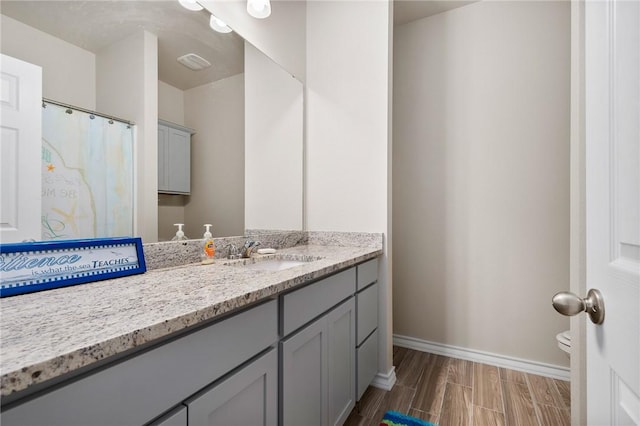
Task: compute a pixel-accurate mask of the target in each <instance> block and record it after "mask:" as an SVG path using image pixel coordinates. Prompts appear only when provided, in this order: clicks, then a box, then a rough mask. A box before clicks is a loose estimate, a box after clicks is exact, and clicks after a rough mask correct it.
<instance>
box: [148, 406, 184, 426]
mask: <svg viewBox="0 0 640 426" xmlns="http://www.w3.org/2000/svg"><path fill="white" fill-rule="evenodd" d="M150 426H187V407H185V406H184V405H183V406H182V407H180V408H176V409H175V410H173V411H171V412H170V413H169V414H165V415H164V416H162V418H160V419H158V420H156V421H155V422H153V423H151V425H150Z"/></svg>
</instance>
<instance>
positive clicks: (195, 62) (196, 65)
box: [178, 53, 211, 71]
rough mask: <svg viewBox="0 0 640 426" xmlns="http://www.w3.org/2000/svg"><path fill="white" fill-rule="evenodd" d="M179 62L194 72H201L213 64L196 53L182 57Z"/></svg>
mask: <svg viewBox="0 0 640 426" xmlns="http://www.w3.org/2000/svg"><path fill="white" fill-rule="evenodd" d="M178 62H180V63H181V64H182V65H184V66H185V67H187V68H189V69H191V70H194V71H199V70H202V69H205V68H209V67H210V66H211V62H209V61H207V60H206V59H204V58H203V57H201V56H198V55H196V54H195V53H187V54H186V55H183V56H180V57H179V58H178Z"/></svg>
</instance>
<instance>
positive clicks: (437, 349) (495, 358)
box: [393, 334, 570, 380]
mask: <svg viewBox="0 0 640 426" xmlns="http://www.w3.org/2000/svg"><path fill="white" fill-rule="evenodd" d="M393 344H394V345H395V346H401V347H403V348H409V349H415V350H417V351H421V352H429V353H433V354H437V355H444V356H448V357H452V358H459V359H465V360H468V361H474V362H480V363H483V364H489V365H495V366H496V367H504V368H509V369H511V370H518V371H523V372H525V373H531V374H537V375H539V376H545V377H551V378H554V379H560V380H569V377H570V371H569V368H567V367H561V366H559V365H552V364H545V363H542V362H537V361H531V360H528V359H521V358H514V357H510V356H505V355H498V354H494V353H490V352H483V351H478V350H475V349H468V348H461V347H459V346H452V345H445V344H442V343H435V342H429V341H426V340H421V339H416V338H415V337H408V336H400V335H397V334H394V335H393Z"/></svg>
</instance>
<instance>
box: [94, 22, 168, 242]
mask: <svg viewBox="0 0 640 426" xmlns="http://www.w3.org/2000/svg"><path fill="white" fill-rule="evenodd" d="M123 64H126V65H125V66H123ZM96 67H97V70H98V72H97V76H96V87H97V90H96V93H97V96H96V99H97V105H96V108H97V109H98V110H99V111H101V112H103V113H105V114H109V115H113V116H116V117H120V118H124V119H128V120H132V121H133V122H135V124H136V127H135V128H136V136H135V137H136V139H135V154H134V155H135V157H136V160H135V161H136V177H135V179H136V188H137V191H136V192H137V193H136V198H137V200H136V208H137V210H136V212H135V221H134V226H135V229H136V232H135V234H136V235H139V236H141V237H142V240H143V242H154V241H157V240H158V152H157V151H158V39H157V37H156V36H155V35H153V34H151V33H149V32H147V31H142V30H141V31H140V32H138V33H136V34H134V35H132V36H129V37H127V38H125V39H123V40H121V41H119V42H116V43H114V44H112V45H111V46H108V47H107V48H105V49H103V50H102V51H100V52H99V53H98V54H97V55H96Z"/></svg>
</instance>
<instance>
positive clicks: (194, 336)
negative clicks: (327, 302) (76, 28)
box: [2, 300, 278, 426]
mask: <svg viewBox="0 0 640 426" xmlns="http://www.w3.org/2000/svg"><path fill="white" fill-rule="evenodd" d="M277 319H278V312H277V303H276V301H275V300H273V301H270V302H267V303H264V304H262V305H259V306H256V307H254V308H251V309H249V310H246V311H244V312H241V313H239V314H237V315H235V316H232V317H230V318H228V319H225V320H223V321H220V322H217V323H215V324H212V325H211V326H209V327H206V328H203V329H201V330H198V331H196V332H193V333H191V334H189V335H186V336H184V337H181V338H178V339H176V340H173V341H171V342H169V343H166V344H164V345H162V346H160V347H157V348H155V349H152V350H149V351H147V352H144V353H142V354H140V355H137V356H134V357H132V358H129V359H126V360H124V361H122V362H119V363H117V364H115V365H113V366H111V367H108V368H105V369H103V370H100V371H98V372H96V373H93V374H91V375H88V376H86V377H83V378H81V379H78V380H76V381H73V382H71V383H69V384H68V385H65V386H62V387H59V388H57V389H55V390H52V391H50V392H48V393H46V394H44V395H42V396H41V397H38V398H35V399H32V400H29V401H28V402H25V403H23V404H21V405H18V406H16V407H14V408H11V409H9V410H7V411H5V412H3V413H2V424H3V425H4V426H10V425H25V424H28V425H31V426H35V425H47V426H54V425H65V426H72V425H82V426H86V425H92V426H99V425H105V426H106V425H141V424H145V423H147V422H148V421H149V420H151V419H153V418H155V417H157V416H159V415H161V414H162V413H163V412H165V411H166V410H167V408H168V407H172V406H176V405H177V404H179V403H181V402H182V401H183V400H185V399H186V398H188V397H189V396H191V395H193V394H194V393H195V392H197V391H198V390H200V389H202V388H203V387H205V386H207V385H208V384H209V383H211V382H213V381H214V380H216V379H218V378H219V377H221V376H222V375H224V374H225V373H227V372H228V371H230V370H232V369H234V368H235V367H237V366H239V365H240V364H242V363H243V362H245V361H247V360H249V359H250V358H251V357H253V356H255V355H256V354H258V353H259V352H261V351H262V350H264V349H265V348H267V347H269V346H270V345H272V344H274V343H275V342H276V341H277V339H278V333H277V331H278V330H277V328H278V327H277Z"/></svg>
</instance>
